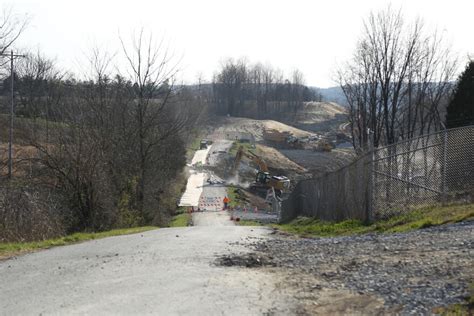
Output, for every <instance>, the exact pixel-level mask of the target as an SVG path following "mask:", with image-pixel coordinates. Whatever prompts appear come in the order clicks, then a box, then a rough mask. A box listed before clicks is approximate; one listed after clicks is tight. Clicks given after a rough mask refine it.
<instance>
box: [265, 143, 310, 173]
mask: <svg viewBox="0 0 474 316" xmlns="http://www.w3.org/2000/svg"><path fill="white" fill-rule="evenodd" d="M256 147H257V154H258V155H259V156H260V157H262V158H263V160H265V162H266V163H267V165H268V167H269V168H270V169H277V170H285V171H293V172H296V173H300V174H302V173H306V172H307V171H308V170H306V169H305V168H303V167H302V166H300V165H299V164H297V163H296V162H294V161H292V160H290V159H289V158H288V157H286V156H285V155H283V154H282V153H281V152H280V151H278V150H276V149H275V148H272V147H268V146H265V145H261V144H257V146H256Z"/></svg>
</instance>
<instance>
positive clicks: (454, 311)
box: [433, 283, 474, 316]
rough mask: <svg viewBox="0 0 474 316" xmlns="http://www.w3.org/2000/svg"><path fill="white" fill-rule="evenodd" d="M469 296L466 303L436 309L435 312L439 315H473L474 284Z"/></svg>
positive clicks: (470, 288)
mask: <svg viewBox="0 0 474 316" xmlns="http://www.w3.org/2000/svg"><path fill="white" fill-rule="evenodd" d="M469 292H470V293H469V296H468V297H467V298H466V301H465V302H463V303H459V304H453V305H450V306H447V307H439V308H435V309H434V310H433V312H434V313H435V314H438V315H447V316H448V315H449V316H451V315H473V312H474V283H471V284H470V286H469Z"/></svg>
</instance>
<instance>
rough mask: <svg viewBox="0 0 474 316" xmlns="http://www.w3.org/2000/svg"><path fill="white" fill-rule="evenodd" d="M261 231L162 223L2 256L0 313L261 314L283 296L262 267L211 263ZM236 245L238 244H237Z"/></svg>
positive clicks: (240, 248) (259, 235)
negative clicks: (158, 226)
mask: <svg viewBox="0 0 474 316" xmlns="http://www.w3.org/2000/svg"><path fill="white" fill-rule="evenodd" d="M267 234H268V231H267V230H266V229H264V228H255V227H253V228H250V227H241V226H213V227H210V226H207V227H188V228H164V229H158V230H155V231H150V232H146V233H142V234H135V235H128V236H118V237H111V238H105V239H100V240H96V241H90V242H85V243H81V244H76V245H71V246H64V247H56V248H53V249H49V250H45V251H40V252H37V253H31V254H27V255H23V256H20V257H17V258H13V259H10V260H6V261H0V280H1V282H0V315H52V314H61V315H71V314H94V315H110V314H113V315H125V314H126V315H137V314H139V315H143V314H154V315H223V314H225V315H262V314H263V313H265V312H267V311H268V310H270V309H272V308H273V307H275V306H281V308H280V309H283V310H285V309H286V308H287V307H286V306H285V303H286V301H285V300H284V299H283V298H281V297H280V296H279V295H278V293H277V292H275V291H276V288H277V284H276V283H277V282H278V278H277V276H276V275H275V274H269V273H268V272H265V270H262V269H246V268H239V267H225V268H224V267H220V266H216V265H215V264H214V263H215V260H216V258H217V257H218V256H220V255H226V254H230V253H240V252H246V251H247V250H246V249H245V248H244V247H243V244H242V243H246V242H249V241H253V240H255V239H260V238H266V235H267ZM238 242H239V244H237V243H238Z"/></svg>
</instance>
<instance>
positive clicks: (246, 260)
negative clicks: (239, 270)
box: [216, 253, 275, 268]
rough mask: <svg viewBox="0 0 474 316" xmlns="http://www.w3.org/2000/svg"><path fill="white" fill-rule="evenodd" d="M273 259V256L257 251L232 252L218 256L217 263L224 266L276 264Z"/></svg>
mask: <svg viewBox="0 0 474 316" xmlns="http://www.w3.org/2000/svg"><path fill="white" fill-rule="evenodd" d="M272 259H273V257H270V256H265V255H263V254H256V253H245V254H232V255H224V256H221V257H219V258H217V260H216V265H218V266H224V267H234V266H238V267H246V268H258V267H263V266H275V264H274V263H273V262H272Z"/></svg>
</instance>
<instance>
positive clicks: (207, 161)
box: [179, 102, 355, 223]
mask: <svg viewBox="0 0 474 316" xmlns="http://www.w3.org/2000/svg"><path fill="white" fill-rule="evenodd" d="M346 111H347V110H346V109H345V108H344V107H341V106H339V105H337V104H335V103H324V102H308V103H307V104H305V105H304V107H303V109H302V110H301V112H298V115H297V116H295V117H294V119H293V120H292V124H291V125H290V122H287V123H288V124H286V123H282V122H279V121H275V120H253V119H248V118H239V117H216V118H213V119H212V120H210V121H212V123H211V124H209V125H208V126H206V128H205V129H204V130H206V131H207V134H206V135H204V137H203V138H202V140H201V141H200V149H199V150H198V151H196V153H195V154H194V157H192V159H191V161H190V162H189V164H188V167H189V170H190V177H189V180H188V184H187V188H186V191H185V192H184V194H183V196H182V198H181V200H180V202H179V206H181V207H186V208H188V209H189V210H192V211H196V212H197V211H200V212H202V211H216V212H217V211H222V210H224V208H225V207H224V202H223V201H224V198H225V197H226V196H229V197H230V199H231V202H230V203H229V205H228V206H227V207H226V210H228V211H229V217H231V218H232V219H236V220H255V221H258V222H261V223H268V222H277V221H278V214H277V213H278V211H277V210H276V208H275V202H277V201H278V202H281V201H282V200H284V199H286V198H288V196H289V194H290V193H291V191H292V190H293V189H294V187H295V185H296V183H298V182H299V181H301V180H304V179H311V178H314V177H318V176H320V175H322V174H324V173H325V172H328V171H332V170H336V169H339V168H341V167H342V166H344V165H346V164H348V163H350V161H351V160H352V159H353V158H354V156H355V154H354V152H353V149H352V147H351V146H348V144H349V141H350V137H349V135H348V133H347V130H346V129H345V127H346V123H347V112H346ZM296 126H298V127H296ZM316 126H317V128H315V127H316ZM322 127H323V128H322Z"/></svg>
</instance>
